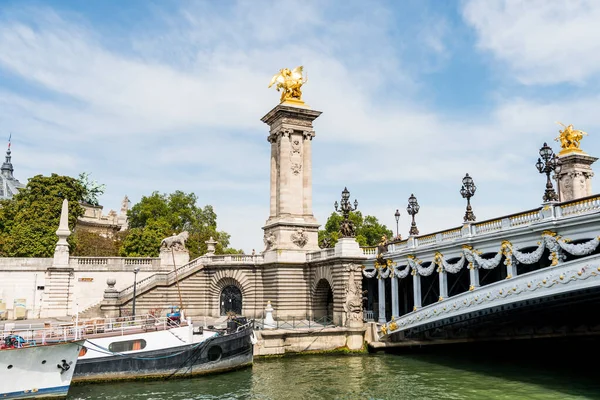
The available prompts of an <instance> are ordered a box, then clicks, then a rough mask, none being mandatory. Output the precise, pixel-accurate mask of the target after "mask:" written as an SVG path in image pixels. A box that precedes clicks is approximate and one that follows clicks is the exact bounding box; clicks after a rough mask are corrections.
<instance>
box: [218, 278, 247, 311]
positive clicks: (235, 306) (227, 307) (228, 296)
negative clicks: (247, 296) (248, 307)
mask: <svg viewBox="0 0 600 400" xmlns="http://www.w3.org/2000/svg"><path fill="white" fill-rule="evenodd" d="M242 304H243V302H242V291H241V290H240V288H238V287H237V286H236V285H227V286H225V287H224V288H223V290H221V295H220V296H219V305H220V314H221V315H227V313H228V312H233V313H235V314H236V315H241V314H242Z"/></svg>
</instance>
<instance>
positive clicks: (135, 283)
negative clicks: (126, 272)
mask: <svg viewBox="0 0 600 400" xmlns="http://www.w3.org/2000/svg"><path fill="white" fill-rule="evenodd" d="M138 272H140V268H139V267H135V268H134V269H133V306H132V307H131V314H132V315H133V320H134V321H135V289H136V287H137V274H138Z"/></svg>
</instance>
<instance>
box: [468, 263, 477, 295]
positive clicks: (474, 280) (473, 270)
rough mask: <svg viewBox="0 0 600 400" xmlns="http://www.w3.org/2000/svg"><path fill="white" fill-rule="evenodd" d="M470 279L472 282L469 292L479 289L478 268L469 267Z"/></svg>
mask: <svg viewBox="0 0 600 400" xmlns="http://www.w3.org/2000/svg"><path fill="white" fill-rule="evenodd" d="M469 278H470V281H471V287H470V288H469V290H474V289H475V288H478V287H479V269H478V268H477V267H475V266H474V265H473V266H469Z"/></svg>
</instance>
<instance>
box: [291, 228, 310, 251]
mask: <svg viewBox="0 0 600 400" xmlns="http://www.w3.org/2000/svg"><path fill="white" fill-rule="evenodd" d="M290 238H291V240H292V243H294V244H295V245H296V246H298V247H304V246H305V245H306V243H308V235H307V234H306V233H304V229H302V228H298V229H297V230H296V232H294V233H292V235H291V236H290Z"/></svg>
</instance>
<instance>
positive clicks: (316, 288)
mask: <svg viewBox="0 0 600 400" xmlns="http://www.w3.org/2000/svg"><path fill="white" fill-rule="evenodd" d="M333 288H334V286H333V273H332V271H331V267H329V266H321V267H318V268H317V269H316V270H315V274H314V276H313V285H312V288H311V300H312V314H313V317H314V318H323V317H327V318H333V303H334V292H333Z"/></svg>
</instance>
